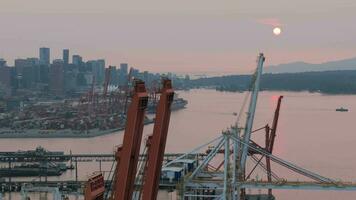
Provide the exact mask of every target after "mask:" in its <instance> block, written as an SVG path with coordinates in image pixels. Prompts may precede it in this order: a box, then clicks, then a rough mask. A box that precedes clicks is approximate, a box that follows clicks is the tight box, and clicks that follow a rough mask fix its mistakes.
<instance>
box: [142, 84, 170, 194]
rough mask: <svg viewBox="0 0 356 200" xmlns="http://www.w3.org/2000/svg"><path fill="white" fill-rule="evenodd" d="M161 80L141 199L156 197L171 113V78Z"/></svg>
mask: <svg viewBox="0 0 356 200" xmlns="http://www.w3.org/2000/svg"><path fill="white" fill-rule="evenodd" d="M162 82H163V88H162V90H161V95H160V99H159V103H158V106H157V111H156V119H155V125H154V128H153V134H152V139H150V148H149V150H148V153H147V154H148V160H147V169H146V170H145V171H144V176H143V177H144V182H143V196H142V199H143V200H155V199H156V198H157V193H158V186H159V180H160V174H161V167H162V162H163V156H164V150H165V147H166V141H167V134H168V127H169V120H170V115H171V104H172V101H173V98H174V91H173V89H172V82H171V80H168V79H163V81H162Z"/></svg>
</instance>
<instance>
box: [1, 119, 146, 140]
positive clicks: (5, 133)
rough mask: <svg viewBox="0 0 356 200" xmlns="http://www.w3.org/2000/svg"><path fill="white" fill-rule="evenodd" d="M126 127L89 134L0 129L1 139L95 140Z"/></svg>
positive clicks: (70, 131) (67, 130)
mask: <svg viewBox="0 0 356 200" xmlns="http://www.w3.org/2000/svg"><path fill="white" fill-rule="evenodd" d="M151 123H153V120H150V121H148V122H145V123H144V125H148V124H151ZM123 130H125V127H119V128H115V129H108V130H99V129H92V130H89V131H88V132H86V131H73V130H69V129H64V130H39V129H30V130H25V131H24V130H21V131H15V130H11V129H1V128H0V138H6V139H18V138H93V137H98V136H102V135H108V134H111V133H114V132H117V131H123Z"/></svg>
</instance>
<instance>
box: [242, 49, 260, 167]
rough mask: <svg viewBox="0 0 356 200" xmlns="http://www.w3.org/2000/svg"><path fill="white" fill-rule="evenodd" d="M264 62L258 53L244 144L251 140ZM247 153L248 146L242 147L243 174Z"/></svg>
mask: <svg viewBox="0 0 356 200" xmlns="http://www.w3.org/2000/svg"><path fill="white" fill-rule="evenodd" d="M264 61H265V57H264V56H263V53H260V55H259V57H258V63H257V70H256V74H255V76H254V78H255V80H254V84H253V88H252V93H251V99H250V105H249V108H248V113H247V121H246V126H245V132H244V136H243V141H244V142H245V144H248V143H249V142H250V138H251V132H252V126H253V120H254V118H255V111H256V104H257V97H258V92H259V90H260V79H261V75H262V67H263V62H264ZM247 153H248V146H247V145H243V146H242V151H241V162H240V173H244V170H245V165H246V159H247Z"/></svg>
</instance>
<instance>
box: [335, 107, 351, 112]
mask: <svg viewBox="0 0 356 200" xmlns="http://www.w3.org/2000/svg"><path fill="white" fill-rule="evenodd" d="M336 111H337V112H348V111H349V109H347V108H344V107H340V108H336Z"/></svg>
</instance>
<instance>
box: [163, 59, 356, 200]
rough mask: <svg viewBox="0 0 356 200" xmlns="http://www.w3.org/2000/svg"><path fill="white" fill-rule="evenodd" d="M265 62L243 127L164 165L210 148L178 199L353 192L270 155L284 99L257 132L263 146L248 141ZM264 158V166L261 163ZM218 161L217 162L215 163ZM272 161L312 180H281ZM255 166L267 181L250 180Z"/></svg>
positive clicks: (343, 184)
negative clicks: (249, 192) (285, 192)
mask: <svg viewBox="0 0 356 200" xmlns="http://www.w3.org/2000/svg"><path fill="white" fill-rule="evenodd" d="M264 60H265V58H264V56H263V54H260V55H259V57H258V64H257V70H256V72H255V74H254V76H253V83H252V88H251V95H250V103H249V107H248V111H247V118H246V124H245V127H239V126H238V123H236V125H235V126H233V127H231V128H229V129H228V130H226V131H223V132H222V134H221V135H220V136H219V137H217V138H215V139H214V140H212V141H210V142H208V143H206V144H204V145H201V146H199V147H197V148H196V149H194V150H192V151H191V152H188V153H186V154H184V155H182V156H180V157H178V158H177V159H176V160H173V161H172V162H168V163H167V164H166V165H165V166H169V165H170V164H172V163H174V162H178V161H179V160H181V159H184V158H185V157H186V156H188V155H190V154H192V153H196V152H199V151H202V150H204V149H205V148H206V147H208V146H209V151H208V154H207V155H206V157H205V159H204V160H202V162H201V163H200V164H199V165H198V166H197V167H196V168H195V169H194V171H192V172H191V173H188V174H186V175H185V177H184V179H183V180H182V181H181V183H180V184H179V185H178V186H177V188H179V191H178V195H179V199H181V200H187V199H192V200H195V199H233V200H248V199H250V198H252V196H251V195H247V194H246V192H245V189H268V195H260V197H262V196H263V198H264V199H274V197H273V195H272V189H299V190H302V189H303V190H304V189H307V190H345V191H356V184H354V183H347V182H338V181H335V180H333V179H330V178H327V177H324V176H321V175H319V174H317V173H314V172H311V171H309V170H307V169H304V168H302V167H300V166H297V165H295V164H293V163H291V162H288V161H286V160H284V159H282V158H279V157H277V156H274V155H273V154H272V151H273V146H274V140H275V137H276V130H277V124H278V117H279V111H280V106H281V100H282V98H283V97H279V99H278V104H277V108H276V111H275V115H274V120H273V123H272V128H269V126H268V125H267V126H266V127H263V128H261V129H258V130H263V129H265V130H266V141H265V147H262V146H261V145H259V144H257V143H256V142H254V141H253V140H251V135H252V133H254V132H255V131H252V127H253V120H254V116H255V110H256V104H257V98H258V92H259V88H260V79H261V74H262V68H263V62H264ZM211 146H213V148H211ZM264 158H265V160H266V164H264V163H263V161H262V160H263V159H264ZM248 159H249V160H251V161H252V162H254V163H255V165H254V167H253V168H252V170H251V171H250V172H249V173H246V171H247V167H246V166H247V165H246V163H247V160H248ZM219 160H220V162H218V161H219ZM221 160H222V162H221ZM271 162H273V163H275V164H277V165H280V166H282V167H285V168H286V169H288V170H290V171H291V172H293V173H297V174H300V175H303V176H304V177H306V178H307V179H309V180H311V181H303V182H296V181H287V180H285V179H281V178H279V177H278V175H277V174H276V173H275V172H273V171H272V170H271ZM216 163H220V165H218V167H213V165H214V164H216ZM220 167H221V169H220ZM257 167H259V168H261V169H262V170H263V171H264V172H265V173H266V175H267V176H266V177H267V180H262V179H261V180H259V179H256V180H254V179H251V178H250V177H251V175H252V173H253V172H254V170H255V169H256V168H257ZM253 198H255V197H253Z"/></svg>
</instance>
